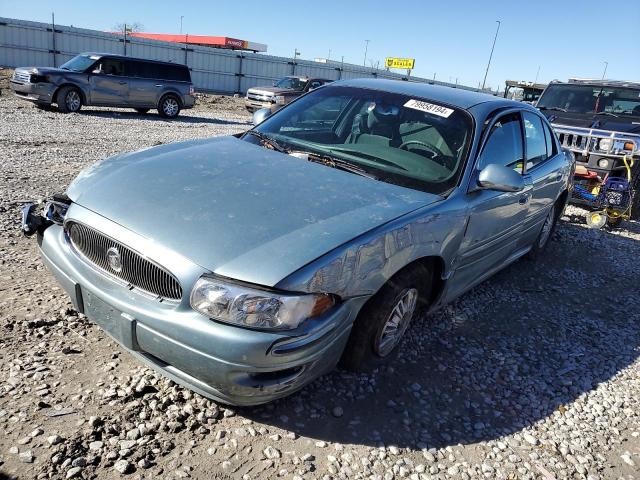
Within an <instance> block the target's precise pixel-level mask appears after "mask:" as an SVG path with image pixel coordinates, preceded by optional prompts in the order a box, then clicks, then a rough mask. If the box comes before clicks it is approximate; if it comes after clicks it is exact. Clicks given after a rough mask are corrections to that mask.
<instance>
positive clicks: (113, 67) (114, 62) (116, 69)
mask: <svg viewBox="0 0 640 480" xmlns="http://www.w3.org/2000/svg"><path fill="white" fill-rule="evenodd" d="M100 71H102V73H104V74H105V75H118V76H120V75H124V63H123V62H122V60H118V59H115V58H103V59H102V61H101V62H100Z"/></svg>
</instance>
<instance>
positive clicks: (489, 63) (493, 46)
mask: <svg viewBox="0 0 640 480" xmlns="http://www.w3.org/2000/svg"><path fill="white" fill-rule="evenodd" d="M496 22H497V23H498V28H496V35H495V37H493V45H491V53H490V54H489V62H487V70H486V71H485V72H484V80H482V90H484V86H485V84H486V83H487V74H488V73H489V66H490V65H491V58H492V57H493V49H494V48H495V47H496V40H497V39H498V32H499V31H500V23H501V22H500V20H496Z"/></svg>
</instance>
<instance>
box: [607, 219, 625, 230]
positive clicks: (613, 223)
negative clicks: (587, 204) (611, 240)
mask: <svg viewBox="0 0 640 480" xmlns="http://www.w3.org/2000/svg"><path fill="white" fill-rule="evenodd" d="M621 224H622V217H607V228H609V229H611V230H613V229H614V228H618V227H619V226H620V225H621Z"/></svg>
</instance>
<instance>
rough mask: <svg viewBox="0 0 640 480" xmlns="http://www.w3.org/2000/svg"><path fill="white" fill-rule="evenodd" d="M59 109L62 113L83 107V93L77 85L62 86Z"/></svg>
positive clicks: (75, 110) (58, 102)
mask: <svg viewBox="0 0 640 480" xmlns="http://www.w3.org/2000/svg"><path fill="white" fill-rule="evenodd" d="M57 104H58V110H59V111H60V112H62V113H75V112H79V111H80V108H82V95H80V90H78V89H77V88H75V87H62V88H61V89H60V91H59V92H58V97H57Z"/></svg>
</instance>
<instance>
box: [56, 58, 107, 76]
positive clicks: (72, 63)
mask: <svg viewBox="0 0 640 480" xmlns="http://www.w3.org/2000/svg"><path fill="white" fill-rule="evenodd" d="M99 59H100V57H96V56H95V55H78V56H77V57H73V58H72V59H71V60H69V61H68V62H66V63H63V64H62V65H60V68H62V69H64V70H71V71H74V72H84V71H86V70H87V68H89V67H90V66H91V65H93V64H94V63H95V62H96V60H99Z"/></svg>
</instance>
